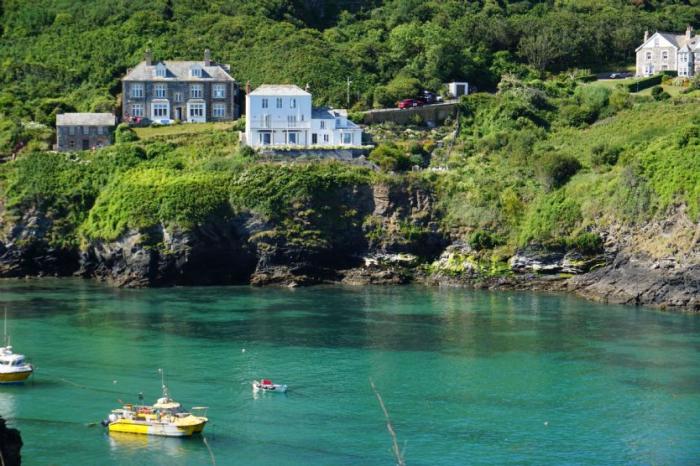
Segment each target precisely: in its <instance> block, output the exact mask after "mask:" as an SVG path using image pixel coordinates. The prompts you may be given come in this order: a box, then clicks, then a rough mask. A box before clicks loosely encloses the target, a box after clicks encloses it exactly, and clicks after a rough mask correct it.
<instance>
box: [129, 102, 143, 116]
mask: <svg viewBox="0 0 700 466" xmlns="http://www.w3.org/2000/svg"><path fill="white" fill-rule="evenodd" d="M131 116H132V117H140V118H143V116H144V108H143V104H131Z"/></svg>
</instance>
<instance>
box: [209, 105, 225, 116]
mask: <svg viewBox="0 0 700 466" xmlns="http://www.w3.org/2000/svg"><path fill="white" fill-rule="evenodd" d="M212 116H213V117H214V118H223V117H225V116H226V105H224V104H214V106H213V107H212Z"/></svg>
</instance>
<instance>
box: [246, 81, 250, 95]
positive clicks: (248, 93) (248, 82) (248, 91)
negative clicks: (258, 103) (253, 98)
mask: <svg viewBox="0 0 700 466" xmlns="http://www.w3.org/2000/svg"><path fill="white" fill-rule="evenodd" d="M245 95H250V80H248V81H246V83H245Z"/></svg>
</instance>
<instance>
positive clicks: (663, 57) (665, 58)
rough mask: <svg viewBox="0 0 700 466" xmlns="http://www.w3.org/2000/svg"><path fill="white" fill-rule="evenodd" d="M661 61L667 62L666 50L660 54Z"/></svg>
mask: <svg viewBox="0 0 700 466" xmlns="http://www.w3.org/2000/svg"><path fill="white" fill-rule="evenodd" d="M661 59H662V60H668V51H667V50H664V51H663V52H661Z"/></svg>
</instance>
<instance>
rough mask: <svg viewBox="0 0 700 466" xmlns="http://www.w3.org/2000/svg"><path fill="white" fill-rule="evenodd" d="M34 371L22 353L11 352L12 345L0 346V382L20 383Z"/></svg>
mask: <svg viewBox="0 0 700 466" xmlns="http://www.w3.org/2000/svg"><path fill="white" fill-rule="evenodd" d="M33 372H34V368H33V367H32V365H31V364H28V363H27V362H26V361H25V359H24V355H23V354H15V353H13V352H12V346H9V345H8V346H4V347H1V348H0V383H21V382H24V381H25V380H27V379H28V378H29V376H30V375H32V373H33Z"/></svg>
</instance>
